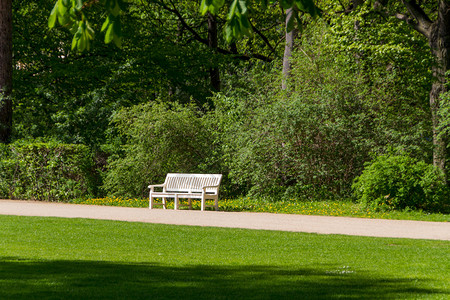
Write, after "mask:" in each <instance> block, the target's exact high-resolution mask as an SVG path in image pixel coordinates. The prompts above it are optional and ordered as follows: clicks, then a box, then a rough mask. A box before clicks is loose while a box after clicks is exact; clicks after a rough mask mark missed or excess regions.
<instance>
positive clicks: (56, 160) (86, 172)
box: [0, 141, 97, 201]
mask: <svg viewBox="0 0 450 300" xmlns="http://www.w3.org/2000/svg"><path fill="white" fill-rule="evenodd" d="M0 151H1V152H2V153H1V154H2V156H1V158H0V197H3V198H10V199H31V200H47V201H67V200H70V199H73V198H77V197H82V196H88V195H94V194H95V191H96V184H97V183H96V176H95V172H94V163H93V159H92V156H91V153H90V150H89V148H88V147H86V146H84V145H73V144H60V143H56V142H47V143H42V142H20V141H19V142H16V143H13V144H11V145H9V146H3V147H2V149H0Z"/></svg>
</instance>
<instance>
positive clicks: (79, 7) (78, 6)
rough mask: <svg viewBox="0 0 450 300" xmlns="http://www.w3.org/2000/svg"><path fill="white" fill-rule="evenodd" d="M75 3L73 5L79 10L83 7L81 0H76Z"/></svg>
mask: <svg viewBox="0 0 450 300" xmlns="http://www.w3.org/2000/svg"><path fill="white" fill-rule="evenodd" d="M76 1H77V5H76V6H75V7H76V8H77V9H78V10H81V9H82V8H83V0H76Z"/></svg>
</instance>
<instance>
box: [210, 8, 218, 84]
mask: <svg viewBox="0 0 450 300" xmlns="http://www.w3.org/2000/svg"><path fill="white" fill-rule="evenodd" d="M207 17H208V46H209V48H211V49H217V45H218V38H217V20H216V17H215V16H213V15H212V14H211V13H210V12H208V15H207ZM209 77H210V79H211V86H212V87H213V89H214V90H215V91H216V92H219V91H220V73H219V68H217V67H211V68H210V69H209Z"/></svg>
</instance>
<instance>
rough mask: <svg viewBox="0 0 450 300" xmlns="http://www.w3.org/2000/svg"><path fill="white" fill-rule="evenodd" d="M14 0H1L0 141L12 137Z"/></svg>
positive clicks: (3, 141) (7, 140) (4, 141)
mask: <svg viewBox="0 0 450 300" xmlns="http://www.w3.org/2000/svg"><path fill="white" fill-rule="evenodd" d="M11 87H12V0H0V143H7V142H9V140H10V138H11V127H12V102H11V97H10V96H11Z"/></svg>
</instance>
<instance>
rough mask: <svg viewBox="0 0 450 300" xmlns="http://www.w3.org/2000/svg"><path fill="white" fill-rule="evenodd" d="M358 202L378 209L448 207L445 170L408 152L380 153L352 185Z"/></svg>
mask: <svg viewBox="0 0 450 300" xmlns="http://www.w3.org/2000/svg"><path fill="white" fill-rule="evenodd" d="M352 188H353V190H354V194H355V196H356V197H357V198H358V201H359V202H361V203H363V204H365V205H367V206H369V207H372V208H374V209H376V210H378V209H406V208H410V209H423V210H429V211H438V210H440V211H442V210H446V209H447V208H448V204H449V196H450V194H449V189H448V187H447V185H446V181H445V177H444V174H443V172H441V171H440V170H438V169H436V168H435V167H434V166H432V165H430V164H427V163H425V162H423V161H418V160H417V159H414V158H412V157H409V156H405V155H380V156H378V157H377V158H375V159H374V160H373V161H372V162H371V163H370V164H367V166H366V167H365V169H364V171H363V172H362V174H361V175H360V176H359V177H357V178H356V179H355V182H354V184H353V186H352Z"/></svg>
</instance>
